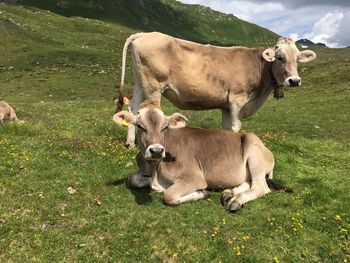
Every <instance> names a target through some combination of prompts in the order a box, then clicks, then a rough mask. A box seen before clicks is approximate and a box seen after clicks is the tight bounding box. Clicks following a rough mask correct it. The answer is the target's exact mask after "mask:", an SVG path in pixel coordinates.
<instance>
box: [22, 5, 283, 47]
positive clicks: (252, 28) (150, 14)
mask: <svg viewBox="0 0 350 263" xmlns="http://www.w3.org/2000/svg"><path fill="white" fill-rule="evenodd" d="M18 2H20V3H22V4H23V5H26V6H34V7H38V8H41V9H44V10H51V11H53V12H56V13H58V14H61V15H64V16H69V17H71V16H80V17H86V18H93V19H97V20H101V21H105V22H108V23H113V24H116V25H125V26H127V27H129V28H133V29H135V30H142V31H160V32H164V33H168V34H170V35H173V36H178V37H181V38H185V39H189V40H194V41H198V42H205V43H206V42H213V41H215V43H217V44H224V45H225V44H235V45H249V46H252V45H264V46H266V45H269V44H272V45H273V44H274V43H273V42H274V41H275V40H276V38H277V37H278V35H277V34H275V33H273V32H271V31H269V30H267V29H265V28H262V27H259V26H257V25H254V24H251V23H248V22H246V21H243V20H240V19H238V18H237V17H235V16H233V15H226V14H222V13H219V12H216V11H213V10H211V9H209V8H206V7H202V6H199V5H184V4H182V3H180V2H177V1H175V0H155V1H145V0H119V1H116V0H103V1H93V0H92V1H83V0H78V1H76V0H74V1H73V0H64V1H62V0H21V1H18Z"/></svg>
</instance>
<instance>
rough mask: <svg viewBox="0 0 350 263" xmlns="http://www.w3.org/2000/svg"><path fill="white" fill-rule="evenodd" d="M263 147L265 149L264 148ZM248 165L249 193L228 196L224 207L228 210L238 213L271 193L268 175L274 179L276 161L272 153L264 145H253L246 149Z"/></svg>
mask: <svg viewBox="0 0 350 263" xmlns="http://www.w3.org/2000/svg"><path fill="white" fill-rule="evenodd" d="M262 147H263V148H262ZM246 154H247V157H248V158H247V163H248V168H249V172H250V175H251V181H252V185H251V188H250V189H249V190H247V191H244V192H241V193H239V194H237V195H234V194H233V193H232V194H231V198H229V197H230V195H228V194H226V196H225V200H224V206H225V209H226V210H229V211H237V210H239V209H240V208H241V207H242V206H243V205H244V204H245V203H247V202H249V201H252V200H254V199H256V198H258V197H260V196H262V195H265V194H267V193H269V192H270V191H271V190H270V188H269V187H268V185H267V183H266V178H265V177H266V175H267V174H268V176H269V177H272V172H271V171H272V169H273V166H274V160H273V156H272V153H271V152H270V151H268V150H267V149H266V148H265V147H264V146H263V145H252V146H251V147H248V149H246Z"/></svg>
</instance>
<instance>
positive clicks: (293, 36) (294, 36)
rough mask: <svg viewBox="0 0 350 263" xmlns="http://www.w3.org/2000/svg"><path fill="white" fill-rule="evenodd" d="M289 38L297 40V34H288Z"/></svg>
mask: <svg viewBox="0 0 350 263" xmlns="http://www.w3.org/2000/svg"><path fill="white" fill-rule="evenodd" d="M289 37H290V38H291V39H293V40H295V41H296V40H298V34H297V33H293V34H289Z"/></svg>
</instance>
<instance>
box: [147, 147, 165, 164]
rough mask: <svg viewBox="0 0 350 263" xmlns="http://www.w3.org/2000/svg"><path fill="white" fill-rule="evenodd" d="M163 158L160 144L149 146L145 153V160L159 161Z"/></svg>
mask: <svg viewBox="0 0 350 263" xmlns="http://www.w3.org/2000/svg"><path fill="white" fill-rule="evenodd" d="M162 158H165V149H164V146H163V145H161V144H158V143H156V144H151V145H150V146H148V147H147V149H146V151H145V159H146V160H159V159H162Z"/></svg>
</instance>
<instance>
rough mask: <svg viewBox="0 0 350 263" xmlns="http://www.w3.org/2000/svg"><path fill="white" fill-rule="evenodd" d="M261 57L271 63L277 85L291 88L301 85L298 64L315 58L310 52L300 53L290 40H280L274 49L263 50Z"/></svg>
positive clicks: (313, 53)
mask: <svg viewBox="0 0 350 263" xmlns="http://www.w3.org/2000/svg"><path fill="white" fill-rule="evenodd" d="M262 56H263V58H264V59H265V60H266V61H268V62H272V73H273V75H274V77H275V79H276V81H277V84H278V85H281V86H282V85H283V86H292V87H296V86H300V84H301V79H300V77H299V74H298V62H309V61H311V60H313V59H315V58H316V54H315V52H313V51H311V50H304V51H302V52H300V51H299V50H298V48H297V47H296V45H295V42H294V41H293V40H292V39H290V38H280V39H279V40H278V41H277V44H276V46H275V48H274V49H271V48H268V49H266V50H264V52H263V54H262Z"/></svg>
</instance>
